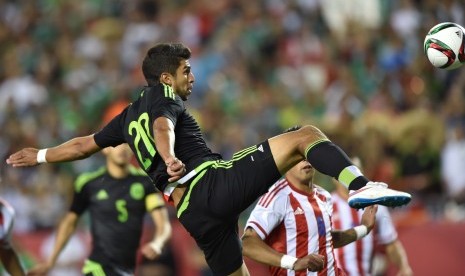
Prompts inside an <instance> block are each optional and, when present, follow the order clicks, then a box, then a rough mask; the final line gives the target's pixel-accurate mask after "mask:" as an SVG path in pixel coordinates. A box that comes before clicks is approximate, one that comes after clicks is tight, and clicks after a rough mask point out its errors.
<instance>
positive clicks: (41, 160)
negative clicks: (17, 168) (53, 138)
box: [37, 149, 47, 164]
mask: <svg viewBox="0 0 465 276" xmlns="http://www.w3.org/2000/svg"><path fill="white" fill-rule="evenodd" d="M46 154H47V149H41V150H39V151H38V152H37V163H39V164H42V163H47V159H45V155H46Z"/></svg>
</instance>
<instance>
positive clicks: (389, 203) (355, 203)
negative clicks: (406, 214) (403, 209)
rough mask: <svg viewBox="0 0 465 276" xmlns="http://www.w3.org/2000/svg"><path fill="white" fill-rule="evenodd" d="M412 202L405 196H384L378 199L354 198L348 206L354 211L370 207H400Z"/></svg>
mask: <svg viewBox="0 0 465 276" xmlns="http://www.w3.org/2000/svg"><path fill="white" fill-rule="evenodd" d="M411 200H412V198H411V197H406V196H384V197H379V198H374V199H373V198H370V199H367V198H355V199H353V200H351V201H349V206H350V207H352V208H354V209H362V208H365V207H368V206H371V205H375V204H378V205H383V206H386V207H400V206H403V205H406V204H408V203H409V202H410V201H411Z"/></svg>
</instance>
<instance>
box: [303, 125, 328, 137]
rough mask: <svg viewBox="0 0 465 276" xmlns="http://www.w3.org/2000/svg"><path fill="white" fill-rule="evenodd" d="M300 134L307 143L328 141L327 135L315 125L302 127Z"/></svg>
mask: <svg viewBox="0 0 465 276" xmlns="http://www.w3.org/2000/svg"><path fill="white" fill-rule="evenodd" d="M298 132H300V136H302V137H304V139H305V140H306V141H308V140H315V141H316V140H320V139H327V138H326V135H324V133H323V132H322V131H321V130H320V129H319V128H317V127H316V126H313V125H305V126H302V127H301V128H300V129H299V130H298Z"/></svg>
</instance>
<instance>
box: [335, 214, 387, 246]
mask: <svg viewBox="0 0 465 276" xmlns="http://www.w3.org/2000/svg"><path fill="white" fill-rule="evenodd" d="M377 210H378V206H376V205H373V206H369V207H367V208H366V209H365V211H364V212H363V215H362V221H361V224H360V225H359V226H356V227H354V228H351V229H347V230H343V231H341V230H332V231H331V234H332V236H333V245H334V247H335V248H339V247H343V246H344V245H347V244H349V243H352V242H354V241H356V240H359V239H361V238H363V237H365V236H366V235H368V233H370V231H371V230H372V229H373V227H374V226H375V218H376V211H377Z"/></svg>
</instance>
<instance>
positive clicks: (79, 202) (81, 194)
mask: <svg viewBox="0 0 465 276" xmlns="http://www.w3.org/2000/svg"><path fill="white" fill-rule="evenodd" d="M85 190H86V189H85V188H83V189H81V190H79V191H77V190H76V189H75V190H74V195H73V201H72V203H71V207H70V208H69V210H70V211H71V212H73V213H76V214H78V215H79V216H80V215H82V213H84V212H85V211H86V209H87V206H88V205H89V200H88V198H87V197H86V196H85Z"/></svg>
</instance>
